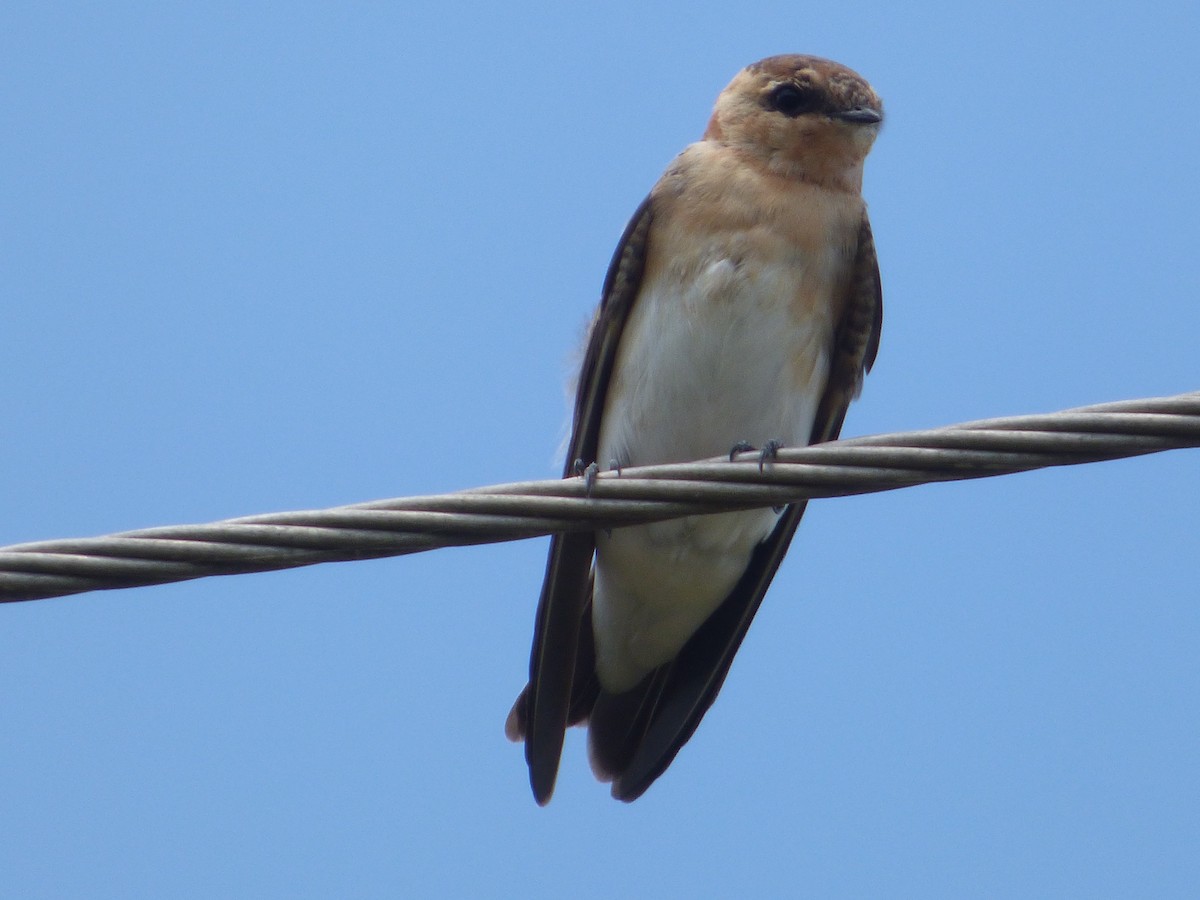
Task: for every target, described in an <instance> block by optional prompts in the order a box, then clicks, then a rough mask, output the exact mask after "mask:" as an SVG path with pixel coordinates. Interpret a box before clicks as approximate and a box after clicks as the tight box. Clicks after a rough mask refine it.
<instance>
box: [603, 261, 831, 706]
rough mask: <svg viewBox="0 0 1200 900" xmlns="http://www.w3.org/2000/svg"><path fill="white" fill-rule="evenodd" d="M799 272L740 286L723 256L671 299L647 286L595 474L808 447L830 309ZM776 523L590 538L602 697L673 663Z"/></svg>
mask: <svg viewBox="0 0 1200 900" xmlns="http://www.w3.org/2000/svg"><path fill="white" fill-rule="evenodd" d="M799 274H800V273H798V272H797V271H796V270H795V269H794V268H791V269H788V268H785V267H782V266H780V267H777V268H775V269H772V268H770V267H765V268H760V269H758V270H756V271H754V272H753V273H752V277H751V274H749V273H747V272H746V271H745V269H743V268H739V267H736V266H734V265H733V263H731V262H729V261H726V260H722V261H719V262H716V263H714V264H712V265H710V266H709V267H708V268H707V269H706V270H704V272H703V273H702V274H701V275H700V276H699V277H698V278H696V279H695V280H694V281H693V283H692V284H690V285H689V286H687V288H686V289H683V290H681V289H680V288H679V287H673V286H671V285H665V284H661V283H659V284H654V283H650V284H647V285H645V286H644V288H643V291H642V294H641V295H640V297H639V299H638V302H637V304H636V305H635V307H634V309H633V311H632V312H631V315H630V320H629V322H628V323H627V325H626V331H625V333H624V335H623V337H622V342H621V348H620V351H619V355H618V360H617V368H616V372H615V373H614V377H613V383H612V386H611V388H610V391H609V397H608V404H607V407H606V410H605V415H604V420H603V424H602V428H601V432H600V445H599V453H598V457H597V459H598V462H599V464H600V465H601V467H602V468H610V467H611V463H612V462H617V463H619V464H620V465H622V466H632V465H642V464H649V463H665V462H683V461H687V460H693V459H704V458H708V457H713V456H720V455H722V454H727V453H728V452H729V450H730V448H731V447H732V446H733V445H734V444H736V443H737V442H738V441H749V442H750V443H752V444H754V445H755V446H761V445H763V444H764V443H765V442H767V441H768V440H777V441H780V442H781V443H783V444H784V445H791V446H796V445H804V444H807V443H808V441H809V438H810V435H811V431H812V424H813V419H814V417H815V415H816V410H817V405H818V403H819V401H820V398H821V395H822V393H823V391H824V387H825V383H826V380H827V377H828V369H829V354H830V350H831V346H832V339H833V338H832V336H833V323H832V307H833V304H832V303H831V302H828V299H827V298H822V297H817V296H813V292H812V291H811V290H809V291H807V292H804V291H798V289H797V284H798V275H799ZM825 280H826V279H822V281H825ZM805 293H807V296H805V297H803V299H804V300H806V301H807V302H798V301H797V297H798V296H800V295H803V294H805ZM777 521H778V513H775V512H774V511H772V510H770V509H767V510H752V511H749V512H739V513H724V514H720V515H712V516H693V517H690V518H686V519H679V520H675V521H671V522H662V523H658V524H653V525H645V526H637V527H633V528H621V529H615V530H614V531H612V532H611V533H610V534H605V533H603V532H601V533H600V534H598V536H597V557H596V580H595V601H594V607H593V617H594V624H595V628H596V650H597V667H598V670H599V675H600V680H601V683H602V684H603V685H604V687H605V688H606V689H607V690H609V691H612V692H619V691H623V690H627V689H629V688H631V687H633V686H634V685H636V684H637V682H638V681H640V680H641V678H642V677H643V676H644V675H645V674H646V673H647V672H649V671H650V670H652V669H654V668H656V667H657V666H659V665H661V664H662V663H664V662H666V661H668V660H669V659H671V658H672V657H674V656H675V654H676V653H677V652H678V651H679V649H680V648H681V647H682V646H683V644H684V643H685V642H686V641H687V639H688V638H689V637H690V636H691V635H692V633H693V632H695V630H696V629H697V628H698V627H699V626H700V624H701V623H702V622H703V621H704V620H705V619H706V618H707V617H708V616H709V615H710V614H711V613H712V612H713V610H715V609H716V607H717V606H718V605H720V603H721V601H722V600H724V599H725V597H726V596H727V595H728V594H729V591H730V589H731V588H732V587H733V585H734V584H735V583H736V582H737V580H738V578H739V577H740V576H741V574H742V572H743V571H744V570H745V568H746V565H747V563H748V562H749V559H750V555H751V553H752V552H753V550H754V548H755V546H756V545H757V544H758V543H760V542H761V541H762V540H763V539H764V538H765V537H766V536H767V535H768V534H770V532H771V531H772V529H773V528H774V527H775V524H776V522H777Z"/></svg>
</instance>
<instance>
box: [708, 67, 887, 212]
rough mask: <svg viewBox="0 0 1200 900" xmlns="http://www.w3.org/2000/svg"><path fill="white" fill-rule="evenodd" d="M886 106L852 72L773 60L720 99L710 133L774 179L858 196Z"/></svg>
mask: <svg viewBox="0 0 1200 900" xmlns="http://www.w3.org/2000/svg"><path fill="white" fill-rule="evenodd" d="M882 122H883V103H882V101H880V99H879V97H878V95H876V93H875V91H874V90H872V89H871V86H870V85H869V84H868V83H867V82H866V80H865V79H863V77H862V76H861V75H859V74H857V73H856V72H854V71H852V70H851V69H848V68H846V67H845V66H843V65H840V64H838V63H835V62H831V61H830V60H827V59H821V58H820V57H816V56H799V55H788V56H772V57H768V58H767V59H764V60H760V61H759V62H756V63H754V64H753V65H750V66H747V67H746V68H745V69H743V70H742V71H741V72H739V73H738V74H737V77H735V78H734V79H733V81H731V82H730V83H729V86H728V87H727V88H725V90H724V91H722V92H721V96H719V97H718V98H717V103H716V106H715V107H714V108H713V114H712V119H710V120H709V123H708V129H707V130H706V131H705V132H704V139H705V140H707V141H719V142H721V143H724V144H727V145H729V146H730V147H733V148H734V149H736V150H738V151H739V152H741V153H743V154H744V155H747V156H748V157H749V158H750V159H751V160H752V161H755V162H758V163H759V164H761V165H763V166H765V167H766V168H767V169H768V170H769V171H771V172H772V173H774V174H776V175H779V176H782V177H785V178H799V179H801V180H805V181H812V182H816V183H819V184H824V185H827V186H829V187H834V188H842V189H847V190H858V189H859V187H860V186H861V183H862V165H863V160H864V159H866V156H867V152H868V151H869V150H870V149H871V144H872V143H873V142H874V140H875V136H876V135H877V134H878V133H879V127H880V125H881V124H882Z"/></svg>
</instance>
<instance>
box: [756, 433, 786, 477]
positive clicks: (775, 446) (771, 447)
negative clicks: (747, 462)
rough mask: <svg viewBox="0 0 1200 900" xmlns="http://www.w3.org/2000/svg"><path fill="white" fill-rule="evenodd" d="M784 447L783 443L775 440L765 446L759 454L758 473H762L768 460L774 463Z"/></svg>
mask: <svg viewBox="0 0 1200 900" xmlns="http://www.w3.org/2000/svg"><path fill="white" fill-rule="evenodd" d="M782 446H783V443H782V442H781V441H777V440H775V439H774V438H772V439H771V440H769V441H767V442H766V443H765V444H763V448H762V450H761V451H760V452H759V454H758V471H760V472H761V471H762V470H763V464H764V463H766V461H767V460H768V459H769V460H771V461H772V462H774V460H775V458H776V457H777V456H779V448H780V447H782Z"/></svg>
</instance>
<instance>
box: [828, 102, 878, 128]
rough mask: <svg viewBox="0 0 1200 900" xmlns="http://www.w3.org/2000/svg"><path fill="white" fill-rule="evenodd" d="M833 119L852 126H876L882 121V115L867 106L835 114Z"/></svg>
mask: <svg viewBox="0 0 1200 900" xmlns="http://www.w3.org/2000/svg"><path fill="white" fill-rule="evenodd" d="M833 118H835V119H841V120H842V121H843V122H850V123H852V124H854V125H878V124H879V123H880V122H882V121H883V113H881V112H880V111H879V110H877V109H871V107H869V106H855V107H854V108H853V109H844V110H842V111H841V112H835V113H834V114H833Z"/></svg>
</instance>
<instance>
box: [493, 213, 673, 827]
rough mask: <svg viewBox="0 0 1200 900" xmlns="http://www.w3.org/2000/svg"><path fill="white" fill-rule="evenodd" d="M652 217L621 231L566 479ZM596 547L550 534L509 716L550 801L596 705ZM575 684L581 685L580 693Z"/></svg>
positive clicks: (591, 541) (589, 536) (590, 446)
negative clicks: (521, 679)
mask: <svg viewBox="0 0 1200 900" xmlns="http://www.w3.org/2000/svg"><path fill="white" fill-rule="evenodd" d="M650 219H651V203H650V198H646V200H644V201H642V204H641V206H639V207H638V209H637V211H636V212H635V213H634V214H633V218H632V219H630V221H629V225H628V226H626V228H625V233H624V234H622V235H621V240H620V242H619V243H618V244H617V249H616V252H615V253H614V254H613V258H612V262H611V263H610V265H609V268H608V275H607V276H606V277H605V279H604V290H603V291H602V293H601V300H600V308H599V310H598V311H597V313H596V319H595V321H594V322H593V323H592V328H591V333H590V335H589V338H588V346H587V352H586V353H585V355H584V360H583V367H582V369H581V371H580V374H579V386H578V389H577V393H576V395H575V421H574V427H573V430H572V433H571V441H570V443H569V445H568V447H567V460H566V467H565V471H564V473H563V477H564V478H566V477H570V476H571V475H573V474H575V470H576V469H575V466H576V461H577V460H579V461H582V463H583V464H584V465H588V464H590V463H593V462H595V461H596V453H597V446H598V444H599V441H600V418H601V416H602V415H603V412H604V403H605V399H606V396H607V392H608V384H609V381H610V379H611V377H612V370H613V366H614V365H615V363H616V357H617V347H618V345H619V343H620V340H621V333H622V332H623V331H624V329H625V322H626V320H627V319H628V317H629V310H630V309H631V308H632V307H633V303H634V301H635V300H636V298H637V294H638V290H639V289H640V287H641V282H642V273H643V271H644V269H645V263H646V244H647V238H648V235H649V233H650ZM595 548H596V539H595V535H594V534H593V533H592V532H590V531H589V532H571V533H568V534H557V535H554V536H553V537H552V538H551V541H550V555H549V558H548V559H547V561H546V578H545V581H544V582H543V584H542V595H541V598H540V599H539V601H538V610H537V621H536V625H535V626H534V633H533V650H532V652H531V653H530V658H529V686H528V687H527V688H526V690H525V692H524V693H523V694H522V695H521V697H520V698H518V699H517V705H516V706H515V707H514V708H513V712H512V714H511V715H510V725H509V732H510V734H515V735H516V736H520V734H521V732H524V737H525V759H526V761H527V762H528V763H529V782H530V785H531V786H532V787H533V795H534V798H535V799H536V800H537V802H538V803H540V804H543V805H544V804H545V803H546V802H547V801H549V799H550V795H551V794H552V793H553V791H554V782H555V779H556V777H557V775H558V762H559V757H560V756H561V755H562V745H563V735H564V732H565V731H566V728H567V723H568V720H569V719H573V720H577V719H578V718H581V717H582V715H585V714H586V712H587V708H588V707H590V702H589V701H588V699H587V695H588V694H589V693H591V694H592V695H593V696H594V694H595V691H596V687H595V685H594V684H592V685H588V684H585V683H580V681H579V679H578V678H576V674H575V673H576V669H577V663H579V662H584V663H587V661H586V659H584V660H580V659H578V658H577V657H578V653H579V647H580V644H581V631H582V632H583V634H582V637H586V638H587V643H588V645H589V647H590V645H591V642H592V632H591V622H590V615H587V613H588V610H589V609H590V606H589V601H590V598H591V567H592V556H593V554H594V552H595ZM585 619H587V620H588V621H586V622H585V621H584V620H585ZM590 652H592V651H591V650H590V649H587V648H585V649H584V650H583V653H584V655H585V656H586V654H588V653H590ZM594 666H595V663H594V660H593V661H592V662H591V663H590V664H586V668H587V669H588V671H589V672H591V670H593V669H594ZM573 685H575V686H576V689H575V690H574V691H573V689H572V686H573ZM573 694H574V695H575V700H574V702H572V697H573ZM522 703H524V708H523V709H522ZM581 707H582V709H581ZM522 726H523V727H522Z"/></svg>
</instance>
